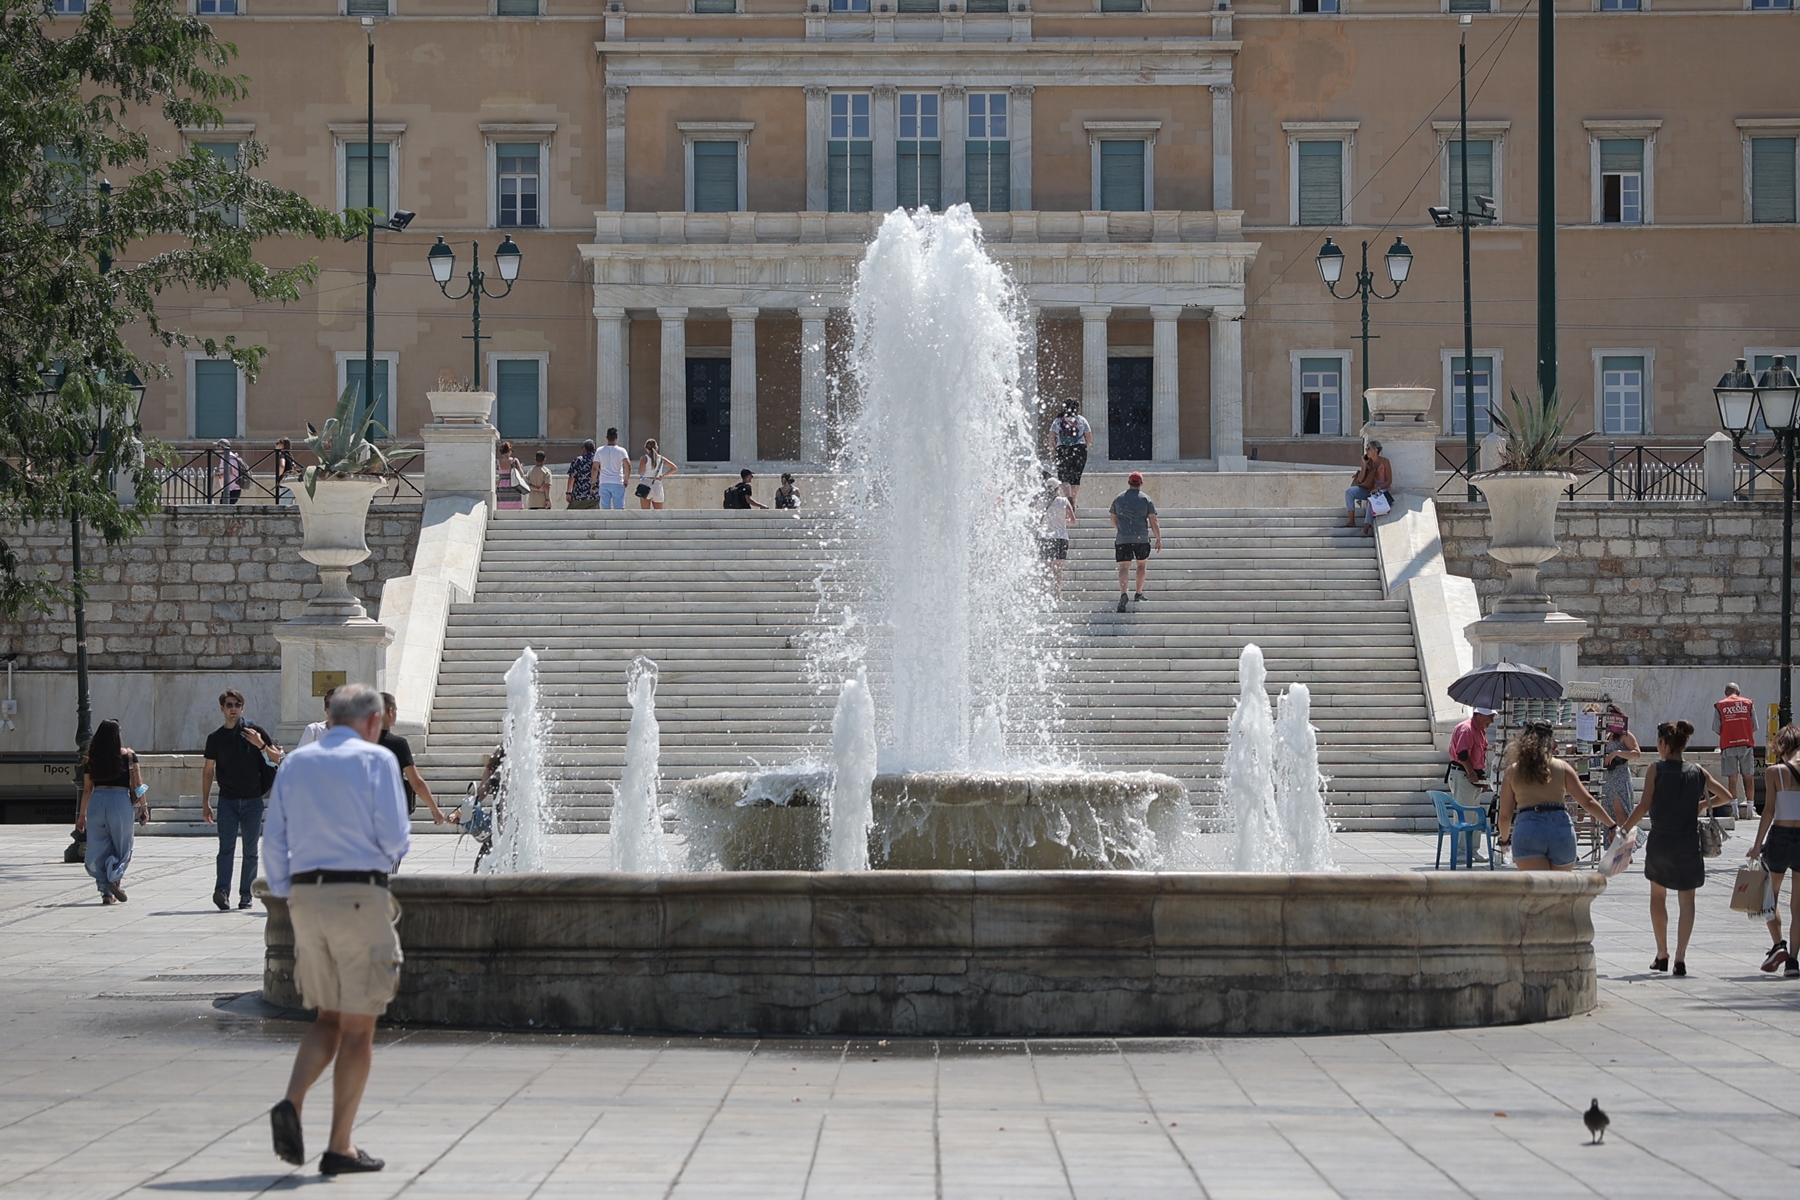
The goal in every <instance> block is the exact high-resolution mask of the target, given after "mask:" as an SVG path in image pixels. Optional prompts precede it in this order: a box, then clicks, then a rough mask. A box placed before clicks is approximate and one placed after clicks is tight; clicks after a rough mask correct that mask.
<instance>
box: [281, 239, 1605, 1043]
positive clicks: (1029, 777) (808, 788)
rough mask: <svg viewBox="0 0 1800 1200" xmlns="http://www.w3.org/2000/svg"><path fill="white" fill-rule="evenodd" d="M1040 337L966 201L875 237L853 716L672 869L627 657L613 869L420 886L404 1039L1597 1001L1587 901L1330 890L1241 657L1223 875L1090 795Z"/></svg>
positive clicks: (817, 651)
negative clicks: (1030, 367)
mask: <svg viewBox="0 0 1800 1200" xmlns="http://www.w3.org/2000/svg"><path fill="white" fill-rule="evenodd" d="M1020 310H1021V305H1020V297H1019V295H1018V294H1017V293H1016V291H1015V290H1014V289H1013V287H1012V285H1011V283H1010V282H1009V280H1008V279H1007V278H1006V277H1005V275H1004V274H1003V272H1002V271H1001V270H1000V268H999V267H998V266H997V265H996V264H995V263H994V262H993V261H992V260H991V259H990V258H989V257H988V256H987V254H986V253H985V251H984V250H983V248H982V246H981V239H980V232H979V226H978V225H977V223H976V220H975V218H974V217H973V215H972V214H970V213H969V211H968V210H967V209H966V208H957V209H953V210H951V211H950V212H949V213H947V214H944V215H942V216H936V215H932V214H929V213H919V214H917V215H908V214H906V213H903V212H896V213H893V214H891V215H889V216H888V217H887V218H886V220H885V221H884V222H883V224H882V226H881V229H880V232H879V234H878V235H877V237H876V239H875V241H874V243H873V244H872V245H871V246H870V247H869V249H868V251H867V254H866V257H865V259H864V263H863V267H862V274H861V278H860V282H859V285H858V288H857V292H856V296H855V301H854V304H853V307H852V316H853V319H854V324H855V333H856V353H855V358H856V360H857V364H858V365H857V369H856V380H855V383H856V386H855V388H853V389H851V390H852V392H853V396H852V401H853V402H852V404H851V405H850V408H851V409H852V410H853V415H851V416H850V417H849V419H848V422H847V424H846V426H845V428H844V430H843V432H844V448H843V452H842V455H841V457H840V460H839V463H838V466H839V469H840V470H841V471H842V472H843V474H844V478H845V487H844V489H843V491H844V493H845V494H846V495H847V496H848V502H847V504H846V507H845V508H844V511H843V512H842V514H841V516H840V518H839V520H838V521H836V522H835V523H834V526H833V530H834V534H833V537H834V541H833V543H832V548H833V549H834V550H835V553H833V554H831V555H829V556H828V557H829V558H830V559H831V560H832V561H830V562H829V563H828V565H827V568H826V572H825V574H824V575H823V576H822V577H821V582H820V588H821V601H820V616H821V621H820V622H819V628H820V629H822V630H823V631H824V632H822V633H820V634H818V635H817V636H816V637H815V638H814V639H813V640H812V642H811V644H810V645H809V658H810V662H811V669H812V672H813V678H814V681H815V682H816V683H817V685H818V686H820V687H821V688H822V689H832V690H836V691H837V693H838V705H837V712H836V715H835V716H834V719H833V722H832V750H831V758H830V761H828V762H796V763H792V764H788V765H786V766H783V767H780V768H777V769H772V770H762V771H753V772H733V773H727V774H720V775H713V776H709V777H707V778H704V779H700V780H695V781H691V782H690V783H688V784H685V785H683V786H682V787H681V788H679V789H678V791H677V794H676V798H675V802H676V806H677V810H678V813H679V816H680V818H681V819H680V829H681V840H682V843H683V850H684V853H685V855H686V863H685V866H686V867H687V868H688V870H686V871H684V872H679V873H677V872H673V871H670V870H668V864H669V859H666V858H664V857H662V855H663V848H664V847H665V846H666V843H665V841H664V839H663V835H662V832H661V829H660V814H659V811H658V788H657V739H656V729H655V716H654V691H655V679H656V677H655V672H654V668H653V666H651V665H650V664H648V663H647V662H645V661H644V660H639V663H638V665H637V666H635V667H634V670H633V673H632V675H631V678H630V684H629V687H630V699H631V706H632V720H631V730H630V734H629V737H628V750H627V768H626V771H625V777H624V779H623V780H622V782H621V784H620V787H619V791H618V799H617V806H616V808H615V811H614V825H613V839H614V840H613V853H614V859H613V864H614V866H615V868H616V869H615V870H614V871H612V872H608V873H601V874H581V875H557V874H545V873H536V874H533V873H523V874H504V875H484V876H478V877H429V876H428V877H418V876H411V875H400V876H397V877H396V878H395V879H394V880H393V889H394V892H395V894H396V896H398V897H399V899H400V900H401V903H402V905H403V906H404V908H405V916H404V918H403V921H402V926H401V940H402V943H403V945H404V946H405V949H406V966H405V970H404V973H403V975H402V979H401V986H400V994H399V996H398V997H397V999H396V1000H395V1002H394V1004H393V1006H392V1007H391V1008H390V1010H389V1013H390V1016H391V1017H392V1018H393V1019H395V1020H398V1021H402V1022H411V1023H420V1024H478V1025H484V1026H500V1027H516V1028H524V1027H527V1026H532V1027H536V1028H540V1029H549V1028H554V1029H623V1030H645V1031H650V1030H656V1031H669V1032H693V1033H744V1034H750V1033H755V1034H838V1035H871V1034H915V1035H930V1036H957V1035H1008V1036H1017V1035H1030V1034H1041V1035H1095V1034H1106V1035H1174V1034H1197V1033H1300V1032H1325V1031H1340V1032H1341V1031H1352V1030H1377V1029H1409V1028H1420V1027H1431V1026H1456V1025H1481V1024H1495V1023H1504V1022H1514V1021H1527V1020H1541V1019H1546V1018H1550V1017H1557V1016H1566V1015H1569V1014H1572V1013H1578V1012H1583V1011H1586V1010H1587V1009H1589V1008H1591V1007H1592V1006H1593V1004H1594V998H1595V977H1594V958H1593V951H1592V936H1593V927H1592V922H1591V920H1590V917H1589V908H1590V905H1591V903H1592V901H1593V898H1594V896H1595V895H1596V894H1597V893H1598V892H1599V891H1600V890H1601V888H1602V887H1603V886H1604V883H1603V881H1602V880H1601V879H1600V877H1599V876H1597V875H1583V876H1575V875H1551V874H1526V873H1519V872H1513V873H1504V874H1503V873H1498V872H1456V873H1454V874H1450V873H1443V874H1437V873H1410V872H1393V873H1389V874H1383V875H1352V874H1348V873H1340V872H1335V871H1333V870H1332V869H1331V868H1332V857H1333V856H1332V845H1331V837H1332V835H1331V830H1330V825H1329V822H1328V820H1327V817H1326V814H1325V808H1324V781H1323V779H1322V778H1321V777H1320V775H1319V771H1318V761H1317V736H1316V734H1315V732H1314V730H1313V729H1312V726H1311V724H1310V720H1309V716H1310V713H1309V710H1310V703H1311V697H1310V696H1309V694H1308V693H1307V691H1306V689H1305V687H1304V686H1303V685H1300V684H1294V685H1291V686H1290V687H1289V688H1288V690H1287V693H1286V695H1285V696H1283V697H1282V699H1281V703H1280V712H1279V720H1276V719H1273V718H1272V717H1271V712H1270V702H1269V696H1268V691H1267V686H1266V670H1265V668H1264V664H1263V660H1262V654H1261V651H1260V650H1259V649H1257V648H1256V647H1254V646H1248V647H1245V649H1244V652H1243V655H1242V656H1241V658H1240V663H1239V666H1240V684H1241V695H1240V698H1239V703H1238V708H1237V711H1236V713H1235V714H1234V716H1233V717H1232V721H1231V729H1230V737H1229V746H1228V749H1227V753H1226V758H1225V763H1224V767H1223V780H1222V790H1223V793H1224V795H1225V797H1226V799H1227V803H1228V808H1229V810H1230V812H1231V813H1232V814H1233V816H1234V818H1235V822H1236V828H1235V833H1234V834H1233V835H1232V838H1231V841H1232V847H1231V853H1229V854H1228V855H1227V857H1228V858H1229V859H1230V860H1231V861H1232V862H1233V864H1234V865H1235V867H1236V868H1237V869H1236V870H1233V871H1218V872H1207V871H1196V870H1192V869H1189V868H1191V867H1192V866H1194V865H1196V864H1197V863H1198V862H1200V861H1201V858H1202V855H1201V854H1200V853H1199V852H1198V851H1197V849H1196V844H1197V831H1196V829H1195V823H1194V821H1193V819H1192V809H1191V808H1190V806H1189V804H1188V801H1187V797H1186V795H1185V794H1184V791H1183V789H1182V786H1181V784H1180V783H1179V782H1177V781H1176V780H1174V779H1171V778H1169V777H1167V776H1162V775H1157V774H1153V773H1150V772H1131V771H1124V772H1096V771H1091V770H1087V769H1084V767H1083V765H1082V763H1081V761H1080V758H1079V753H1078V751H1077V749H1076V748H1074V747H1070V746H1068V745H1067V744H1066V740H1065V739H1064V738H1062V737H1061V736H1060V735H1059V730H1058V713H1059V711H1060V700H1059V696H1058V687H1057V684H1058V680H1059V678H1060V676H1061V671H1062V663H1061V660H1060V658H1059V657H1058V655H1057V654H1056V653H1054V652H1053V651H1051V650H1048V649H1046V647H1052V646H1055V645H1057V644H1059V640H1060V637H1059V627H1058V624H1057V622H1058V619H1059V618H1058V617H1057V614H1056V610H1055V608H1054V607H1053V605H1052V604H1051V602H1050V600H1049V598H1048V596H1047V595H1046V592H1045V589H1044V588H1043V586H1042V583H1041V581H1040V579H1039V577H1038V567H1037V563H1036V562H1035V560H1034V558H1033V545H1034V543H1033V536H1032V535H1033V532H1034V530H1033V528H1032V516H1033V514H1032V513H1031V511H1030V504H1029V501H1030V498H1031V497H1032V495H1033V494H1034V491H1035V489H1036V486H1037V484H1036V479H1037V465H1036V461H1035V458H1034V442H1035V430H1036V424H1035V421H1036V414H1035V412H1034V409H1033V403H1034V398H1033V397H1031V396H1029V395H1027V394H1026V390H1025V386H1024V384H1023V383H1022V381H1021V374H1020V371H1019V369H1018V364H1019V361H1020V353H1019V350H1020V345H1019V339H1020V326H1019V322H1018V320H1017V315H1018V314H1019V312H1020ZM521 661H522V662H523V661H524V660H523V659H522V660H521ZM520 669H521V668H519V667H517V666H515V671H518V670H520ZM527 671H528V669H527ZM512 679H513V675H512V674H511V673H509V675H508V680H509V688H510V685H511V682H512ZM509 695H510V691H509ZM527 728H529V725H527V724H523V723H522V722H521V720H520V719H519V717H518V714H517V713H515V714H514V717H513V718H512V719H509V724H508V729H509V731H513V730H521V729H527ZM269 907H270V920H269V923H268V930H269V932H268V939H269V951H268V959H267V970H266V981H265V989H264V990H265V994H267V995H268V996H269V997H270V998H271V999H273V1000H276V1001H277V1002H281V1003H290V1004H291V1003H296V1002H297V999H298V998H297V995H296V994H295V990H294V988H293V984H292V978H291V968H292V932H291V927H289V926H288V924H287V921H286V914H285V908H284V906H283V905H282V904H281V903H280V902H279V901H273V900H272V901H271V902H270V905H269Z"/></svg>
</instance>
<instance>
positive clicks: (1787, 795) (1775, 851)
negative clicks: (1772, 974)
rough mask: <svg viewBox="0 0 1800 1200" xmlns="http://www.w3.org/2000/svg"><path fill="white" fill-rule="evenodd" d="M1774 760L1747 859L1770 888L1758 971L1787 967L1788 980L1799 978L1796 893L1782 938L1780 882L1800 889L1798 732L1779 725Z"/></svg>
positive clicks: (1799, 908) (1799, 922)
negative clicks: (1766, 943) (1755, 862)
mask: <svg viewBox="0 0 1800 1200" xmlns="http://www.w3.org/2000/svg"><path fill="white" fill-rule="evenodd" d="M1775 755H1776V757H1777V758H1779V759H1780V760H1781V761H1779V762H1777V763H1776V764H1775V765H1774V766H1772V767H1770V768H1769V770H1768V774H1767V776H1765V778H1764V780H1763V788H1764V791H1763V795H1764V796H1765V797H1767V799H1765V800H1764V802H1763V812H1762V822H1761V823H1760V824H1758V825H1757V827H1756V844H1755V845H1754V846H1752V847H1750V857H1751V858H1760V859H1761V860H1762V865H1763V869H1764V870H1766V871H1768V873H1769V881H1770V882H1771V883H1772V884H1774V888H1773V889H1772V891H1771V892H1770V909H1769V938H1770V940H1771V941H1773V942H1774V945H1772V946H1770V947H1769V953H1768V956H1767V957H1766V958H1764V959H1763V965H1762V969H1763V970H1765V971H1774V970H1777V969H1779V968H1780V967H1781V965H1782V964H1783V963H1786V964H1787V970H1786V972H1785V974H1786V975H1787V977H1788V978H1789V979H1794V978H1800V957H1796V956H1797V955H1800V905H1797V904H1795V903H1794V889H1793V887H1790V888H1789V889H1788V911H1789V917H1790V919H1791V922H1792V926H1793V928H1792V929H1791V930H1790V931H1789V935H1788V937H1786V938H1784V937H1782V936H1781V908H1780V904H1779V902H1780V900H1781V877H1782V876H1783V875H1786V874H1787V873H1788V872H1789V871H1792V872H1794V884H1795V886H1800V767H1797V766H1796V765H1795V758H1796V756H1800V726H1797V725H1783V726H1782V727H1781V731H1780V732H1779V733H1777V734H1776V735H1775Z"/></svg>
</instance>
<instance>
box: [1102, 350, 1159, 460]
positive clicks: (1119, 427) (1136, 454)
mask: <svg viewBox="0 0 1800 1200" xmlns="http://www.w3.org/2000/svg"><path fill="white" fill-rule="evenodd" d="M1152 363H1153V360H1151V359H1148V358H1109V359H1107V360H1106V438H1107V456H1108V457H1109V458H1115V459H1125V460H1134V461H1135V460H1148V459H1149V457H1150V369H1151V366H1152Z"/></svg>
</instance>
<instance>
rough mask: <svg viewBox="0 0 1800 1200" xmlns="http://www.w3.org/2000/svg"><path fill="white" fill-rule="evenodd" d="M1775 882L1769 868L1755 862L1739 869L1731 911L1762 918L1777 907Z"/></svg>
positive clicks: (1732, 895) (1732, 893)
mask: <svg viewBox="0 0 1800 1200" xmlns="http://www.w3.org/2000/svg"><path fill="white" fill-rule="evenodd" d="M1774 890H1775V888H1774V880H1773V879H1771V878H1770V876H1769V871H1768V868H1766V867H1764V866H1763V865H1762V864H1761V863H1759V862H1756V861H1754V860H1751V861H1748V862H1746V863H1745V864H1744V865H1743V866H1741V867H1739V868H1738V871H1737V882H1736V883H1734V884H1732V887H1731V911H1732V912H1741V913H1749V914H1750V915H1751V916H1752V917H1756V916H1760V915H1761V914H1763V913H1765V912H1767V911H1768V910H1770V909H1772V908H1774V907H1775V895H1774Z"/></svg>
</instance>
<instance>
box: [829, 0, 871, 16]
mask: <svg viewBox="0 0 1800 1200" xmlns="http://www.w3.org/2000/svg"><path fill="white" fill-rule="evenodd" d="M831 11H832V12H834V13H866V12H868V11H869V0H831Z"/></svg>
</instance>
